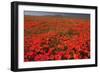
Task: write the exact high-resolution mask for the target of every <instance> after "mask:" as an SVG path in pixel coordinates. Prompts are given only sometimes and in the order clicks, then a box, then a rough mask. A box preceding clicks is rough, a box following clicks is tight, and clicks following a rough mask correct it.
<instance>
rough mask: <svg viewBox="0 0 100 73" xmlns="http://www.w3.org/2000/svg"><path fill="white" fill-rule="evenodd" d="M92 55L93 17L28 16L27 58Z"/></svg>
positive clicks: (25, 55)
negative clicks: (91, 34)
mask: <svg viewBox="0 0 100 73" xmlns="http://www.w3.org/2000/svg"><path fill="white" fill-rule="evenodd" d="M89 58H90V20H89V19H82V18H81V19H79V18H67V17H61V16H24V61H25V62H29V61H48V60H49V61H50V60H51V61H52V60H72V59H75V60H76V59H89Z"/></svg>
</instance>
